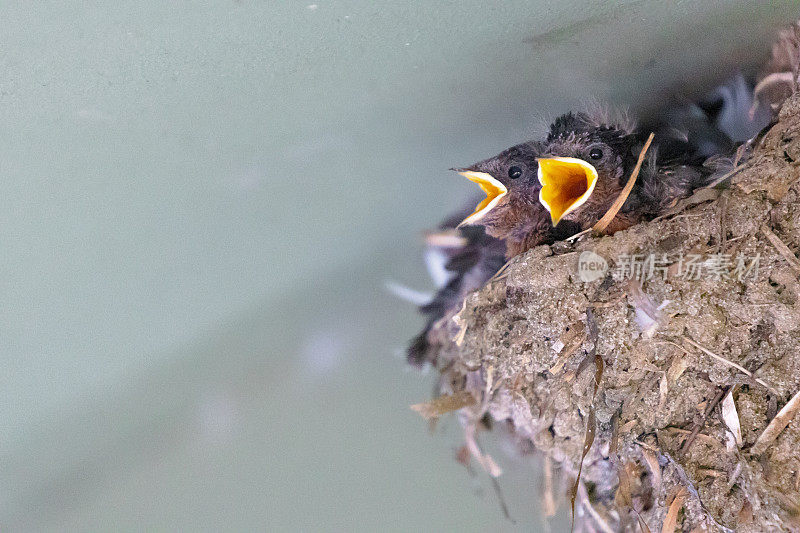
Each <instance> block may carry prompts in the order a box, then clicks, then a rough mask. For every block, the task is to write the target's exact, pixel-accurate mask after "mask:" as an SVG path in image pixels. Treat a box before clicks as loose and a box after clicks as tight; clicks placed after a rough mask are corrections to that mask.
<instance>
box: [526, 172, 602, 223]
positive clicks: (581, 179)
mask: <svg viewBox="0 0 800 533" xmlns="http://www.w3.org/2000/svg"><path fill="white" fill-rule="evenodd" d="M538 161H539V183H541V184H542V190H540V191H539V202H540V203H541V204H542V205H543V206H544V207H545V209H547V211H549V212H550V220H551V221H552V222H553V225H554V226H555V225H556V224H558V222H559V220H561V219H562V218H563V217H564V215H566V214H567V213H570V212H572V211H574V210H575V209H577V208H578V207H580V206H582V205H583V204H584V203H585V202H586V200H588V199H589V197H590V196H591V195H592V191H594V186H595V184H596V183H597V169H595V168H594V167H593V166H592V165H590V164H589V163H587V162H586V161H584V160H582V159H576V158H574V157H550V158H542V159H539V160H538Z"/></svg>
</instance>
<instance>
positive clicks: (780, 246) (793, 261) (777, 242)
mask: <svg viewBox="0 0 800 533" xmlns="http://www.w3.org/2000/svg"><path fill="white" fill-rule="evenodd" d="M761 233H763V234H764V236H765V237H766V238H767V239H769V242H771V243H772V246H774V247H775V249H776V250H777V251H778V253H779V254H781V256H783V258H784V259H786V262H788V263H789V266H790V267H792V269H793V270H794V271H795V272H797V273H798V274H800V261H798V259H797V257H796V256H795V255H794V253H793V252H792V250H791V249H790V248H789V247H788V246H786V243H785V242H783V241H782V240H781V239H780V237H778V236H777V235H775V234H774V233H773V232H772V230H771V229H769V228H768V227H767V225H766V224H762V225H761Z"/></svg>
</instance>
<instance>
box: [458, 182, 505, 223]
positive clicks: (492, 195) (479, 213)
mask: <svg viewBox="0 0 800 533" xmlns="http://www.w3.org/2000/svg"><path fill="white" fill-rule="evenodd" d="M459 174H461V175H462V176H464V177H465V178H467V179H468V180H470V181H474V182H475V183H477V184H478V186H480V188H481V189H482V190H483V192H485V193H486V198H485V199H484V200H483V201H482V202H481V203H479V204H478V207H476V208H475V211H473V213H472V214H471V215H470V216H468V217H467V218H465V219H464V220H462V221H461V224H459V225H458V226H459V227H461V226H467V225H469V224H476V223H477V222H478V221H479V220H480V219H482V218H483V217H484V216H486V213H488V212H489V211H491V210H492V209H494V207H495V206H496V205H497V204H498V203H499V202H500V200H502V199H503V196H505V195H506V194H507V193H508V189H506V186H505V185H503V184H502V183H500V182H499V181H497V180H496V179H494V178H493V177H492V176H491V175H489V174H487V173H486V172H473V171H471V170H468V171H466V172H459Z"/></svg>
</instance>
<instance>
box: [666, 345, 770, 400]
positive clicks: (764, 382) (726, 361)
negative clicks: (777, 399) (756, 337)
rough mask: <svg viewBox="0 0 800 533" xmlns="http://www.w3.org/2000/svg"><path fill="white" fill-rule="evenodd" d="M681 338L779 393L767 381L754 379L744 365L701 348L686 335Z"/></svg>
mask: <svg viewBox="0 0 800 533" xmlns="http://www.w3.org/2000/svg"><path fill="white" fill-rule="evenodd" d="M681 338H682V339H683V340H685V341H686V342H688V343H689V344H691V345H692V346H694V347H695V348H697V349H698V350H700V351H701V352H703V353H704V354H706V355H708V356H709V357H713V358H714V359H716V360H717V361H719V362H720V363H724V364H726V365H728V366H731V367H733V368H735V369H736V370H738V371H740V372H741V373H743V374H744V375H746V376H747V377H749V378H752V379H753V380H754V381H755V382H756V383H758V384H759V385H762V386H764V387H766V388H767V389H768V390H769V391H770V392H774V393H775V394H777V393H778V391H776V390H775V389H774V388H772V386H771V385H770V384H769V383H767V382H766V381H764V380H763V379H761V378H757V377H754V376H753V373H752V372H750V371H749V370H747V369H746V368H745V367H743V366H742V365H738V364H736V363H734V362H733V361H728V360H727V359H725V358H724V357H722V356H721V355H717V354H715V353H714V352H712V351H711V350H708V349H706V348H704V347H703V346H700V345H699V344H697V343H696V342H694V341H693V340H692V339H690V338H689V337H687V336H686V335H683V336H682V337H681Z"/></svg>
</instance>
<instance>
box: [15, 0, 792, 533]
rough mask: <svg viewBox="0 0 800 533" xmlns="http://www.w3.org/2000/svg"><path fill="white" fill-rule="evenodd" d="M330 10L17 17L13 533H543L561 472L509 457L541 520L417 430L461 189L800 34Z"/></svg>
mask: <svg viewBox="0 0 800 533" xmlns="http://www.w3.org/2000/svg"><path fill="white" fill-rule="evenodd" d="M311 1H316V2H317V3H310V1H302V2H297V1H281V2H276V1H272V2H269V1H268V2H252V1H249V0H227V1H216V2H192V3H188V2H186V3H184V2H156V1H152V0H147V1H143V2H136V3H129V5H126V4H124V3H118V2H115V3H111V2H103V1H92V2H83V3H74V2H60V1H53V2H36V3H33V2H9V3H6V4H4V7H3V12H2V13H3V16H2V17H0V117H2V120H0V199H1V200H0V202H1V203H2V206H3V208H2V209H0V244H2V260H0V298H2V306H1V307H0V317H1V318H0V346H1V347H2V352H0V353H2V366H3V371H2V372H0V391H2V392H0V394H1V395H2V401H0V422H1V423H2V426H1V428H0V429H2V431H0V486H2V489H0V528H2V529H3V530H4V531H64V530H79V531H102V530H105V531H109V530H214V531H221V530H226V531H249V530H255V531H263V530H289V531H292V530H306V531H308V530H329V531H341V530H364V531H369V530H377V529H380V530H412V529H421V530H454V529H458V530H464V531H484V530H488V529H515V528H524V529H534V530H536V529H539V528H540V527H541V521H540V517H539V507H538V505H539V503H538V502H539V494H540V492H539V488H538V487H539V481H538V475H537V474H536V467H535V465H534V466H530V467H527V466H526V467H525V468H520V467H519V466H520V464H522V463H525V464H528V463H529V462H530V461H529V460H522V459H519V458H514V457H513V455H509V454H507V453H506V450H504V449H502V447H500V448H499V449H498V448H497V447H495V448H494V449H493V454H494V455H495V457H496V459H497V460H498V461H499V462H500V463H501V464H502V465H503V466H505V467H506V470H508V471H510V475H509V476H507V477H505V478H503V479H501V485H502V486H503V489H504V491H505V493H506V496H507V499H508V503H509V507H510V512H511V515H512V516H513V517H514V519H515V520H516V525H514V524H512V523H511V522H509V521H507V520H505V519H504V518H503V516H502V512H501V511H500V507H499V504H498V501H497V498H496V496H495V494H494V492H493V490H492V487H491V484H490V483H489V482H488V481H487V479H486V477H485V475H482V474H476V475H475V476H471V475H470V474H469V473H468V472H467V470H466V469H464V468H463V467H462V466H461V465H459V464H458V463H457V462H456V461H455V458H454V454H455V449H456V448H457V447H458V446H459V445H460V444H461V439H460V437H459V428H458V426H457V423H456V421H455V420H454V419H452V418H451V419H448V420H444V421H443V423H442V424H440V425H439V426H438V428H437V430H436V431H435V432H434V433H433V434H431V433H430V432H429V431H428V427H427V424H426V423H425V422H424V421H423V420H421V419H420V418H419V417H418V416H417V415H416V414H415V413H414V412H412V411H410V410H409V408H408V406H409V404H412V403H417V402H420V401H424V400H426V399H428V398H429V397H430V394H431V389H432V385H433V382H434V376H433V375H431V374H428V375H426V374H421V373H419V372H416V371H412V370H409V369H408V368H406V365H405V363H404V360H403V357H402V351H403V349H404V345H405V343H406V341H407V340H408V339H409V338H411V337H412V336H413V335H414V334H415V333H416V332H417V330H418V328H419V327H421V325H422V321H421V318H420V317H418V316H417V315H416V313H415V309H414V308H413V306H412V305H410V304H407V303H405V302H402V301H399V300H397V299H396V298H394V297H393V296H391V295H390V294H388V293H387V291H386V290H385V288H384V285H385V283H386V282H387V281H389V280H393V281H395V282H399V283H402V284H406V285H409V286H411V287H414V288H417V289H421V290H431V288H432V285H431V283H430V282H429V281H428V279H427V276H426V273H425V269H424V266H423V263H422V261H421V248H422V239H421V235H422V231H423V230H424V229H426V228H429V227H431V226H434V225H435V224H436V223H437V222H438V221H439V219H440V218H442V217H443V215H444V214H446V213H448V212H449V211H450V210H451V209H453V208H456V207H460V206H462V205H463V202H464V200H465V199H466V198H468V197H470V196H471V195H472V193H473V192H474V191H473V188H472V186H471V184H469V183H468V182H467V181H466V180H463V179H461V178H460V177H459V176H457V175H455V173H451V172H448V171H447V169H448V168H449V167H451V166H458V165H464V164H468V163H471V162H473V161H475V160H478V159H482V158H484V157H488V156H490V155H493V154H494V153H496V152H497V151H499V150H500V149H502V148H505V147H507V146H509V145H511V144H514V143H517V142H519V141H522V140H524V139H527V138H530V137H532V136H535V135H537V134H538V133H539V132H540V131H541V129H542V127H543V126H544V125H545V123H546V121H547V120H548V119H549V118H552V117H553V116H555V115H557V114H558V113H560V112H563V111H565V110H567V109H570V108H574V107H576V106H577V105H579V104H580V103H581V102H582V101H586V100H587V99H589V98H592V97H594V98H600V99H602V100H607V101H610V102H616V103H624V104H628V105H629V106H631V107H632V108H633V109H634V110H646V109H649V108H652V107H653V106H654V105H656V104H658V103H660V102H663V101H664V100H665V97H666V96H668V95H673V94H679V95H684V96H687V97H690V96H694V95H697V94H699V93H701V92H703V91H704V90H705V89H707V88H708V87H709V86H710V85H711V84H713V83H714V82H717V81H720V80H721V79H722V78H724V77H726V76H727V75H728V74H730V73H731V72H733V71H734V70H735V68H736V67H737V66H738V67H742V68H744V69H748V68H750V67H752V66H753V65H756V64H758V63H759V62H760V61H763V60H764V58H765V57H766V55H767V54H768V51H769V44H770V42H771V41H772V40H773V38H774V34H775V30H776V28H777V27H779V26H781V25H784V24H787V23H789V22H791V21H792V20H794V19H795V18H797V16H798V15H800V8H799V7H800V6H799V5H798V2H796V1H791V2H790V1H772V2H760V1H750V2H745V1H727V2H723V1H716V2H681V1H676V2H661V1H658V0H649V1H648V0H636V1H631V2H602V3H600V2H590V1H588V0H571V1H564V2H536V1H534V2H524V1H517V0H514V1H506V2H502V3H487V2H482V1H476V0H458V1H437V2H420V1H416V2H412V1H404V0H400V1H394V2H372V1H367V0H338V1H333V0H331V1H327V0H311ZM563 509H564V507H563V506H562V511H563ZM554 524H555V525H554V529H555V530H559V527H560V526H559V524H561V525H563V522H558V521H556V522H555V523H554Z"/></svg>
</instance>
